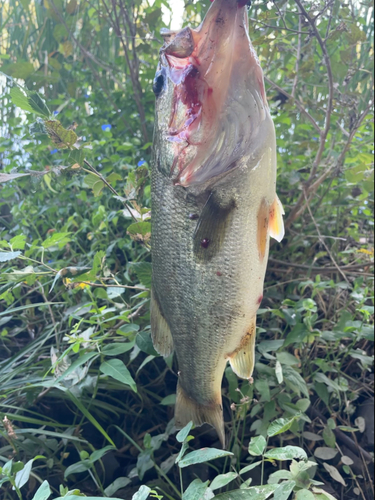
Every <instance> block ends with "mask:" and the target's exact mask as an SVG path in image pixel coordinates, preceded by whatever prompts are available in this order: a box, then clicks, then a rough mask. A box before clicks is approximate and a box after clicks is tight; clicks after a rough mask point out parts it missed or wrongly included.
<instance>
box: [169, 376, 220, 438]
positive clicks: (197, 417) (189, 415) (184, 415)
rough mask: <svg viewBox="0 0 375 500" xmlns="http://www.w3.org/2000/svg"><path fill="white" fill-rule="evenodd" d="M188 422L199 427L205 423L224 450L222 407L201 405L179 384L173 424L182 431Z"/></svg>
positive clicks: (217, 404) (218, 405) (218, 404)
mask: <svg viewBox="0 0 375 500" xmlns="http://www.w3.org/2000/svg"><path fill="white" fill-rule="evenodd" d="M190 421H193V423H194V425H197V426H200V425H203V424H205V423H207V424H210V425H212V427H214V428H215V429H216V432H217V433H218V435H219V438H220V442H221V444H222V446H223V448H225V430H224V418H223V407H222V405H221V402H220V403H212V404H210V405H203V404H199V403H197V402H196V401H195V400H194V399H192V398H190V397H189V396H188V395H187V394H186V392H185V391H184V389H183V388H182V387H181V385H180V383H178V384H177V399H176V408H175V424H176V427H177V429H182V428H183V427H185V425H187V424H188V423H189V422H190Z"/></svg>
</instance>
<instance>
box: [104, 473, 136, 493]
mask: <svg viewBox="0 0 375 500" xmlns="http://www.w3.org/2000/svg"><path fill="white" fill-rule="evenodd" d="M131 482H132V480H131V479H129V478H128V477H118V478H117V479H115V480H114V481H113V483H111V484H110V485H109V486H107V487H106V489H105V490H104V493H105V494H106V495H107V497H112V496H113V495H114V494H115V493H116V491H118V490H120V489H121V488H125V486H128V485H129V484H130V483H131Z"/></svg>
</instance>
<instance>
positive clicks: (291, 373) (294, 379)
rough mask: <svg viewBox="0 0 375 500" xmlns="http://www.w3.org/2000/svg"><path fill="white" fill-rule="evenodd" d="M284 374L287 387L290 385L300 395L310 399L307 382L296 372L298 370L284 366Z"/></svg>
mask: <svg viewBox="0 0 375 500" xmlns="http://www.w3.org/2000/svg"><path fill="white" fill-rule="evenodd" d="M283 372H284V380H285V383H286V385H288V386H289V387H290V388H291V389H292V390H293V391H295V392H296V393H297V394H298V395H301V393H302V394H304V395H305V396H306V397H307V398H309V397H310V395H309V390H308V388H307V385H306V382H305V380H304V379H303V378H302V377H301V375H300V374H299V373H298V372H296V370H294V369H293V368H292V367H290V366H284V369H283Z"/></svg>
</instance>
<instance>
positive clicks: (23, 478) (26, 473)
mask: <svg viewBox="0 0 375 500" xmlns="http://www.w3.org/2000/svg"><path fill="white" fill-rule="evenodd" d="M36 458H38V457H35V458H32V459H31V460H29V461H28V462H27V463H26V464H25V466H24V467H23V468H22V469H21V470H19V471H18V472H17V474H16V477H15V485H16V486H17V488H22V486H24V485H25V484H26V483H27V481H28V480H29V477H30V472H31V469H32V466H33V462H34V460H36Z"/></svg>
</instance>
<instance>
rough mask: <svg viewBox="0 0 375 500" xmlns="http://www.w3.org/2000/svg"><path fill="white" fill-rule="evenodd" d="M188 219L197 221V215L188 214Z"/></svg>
mask: <svg viewBox="0 0 375 500" xmlns="http://www.w3.org/2000/svg"><path fill="white" fill-rule="evenodd" d="M189 219H190V220H197V219H199V215H198V214H189Z"/></svg>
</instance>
